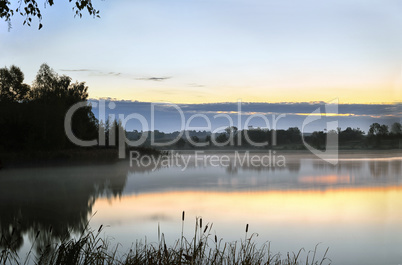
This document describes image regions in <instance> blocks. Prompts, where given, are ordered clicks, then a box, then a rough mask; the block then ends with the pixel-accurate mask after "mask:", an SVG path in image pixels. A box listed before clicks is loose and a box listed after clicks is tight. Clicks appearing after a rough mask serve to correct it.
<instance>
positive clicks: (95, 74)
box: [60, 69, 122, 76]
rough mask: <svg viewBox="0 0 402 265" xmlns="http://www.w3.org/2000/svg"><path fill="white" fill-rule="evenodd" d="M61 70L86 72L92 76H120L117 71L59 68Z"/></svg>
mask: <svg viewBox="0 0 402 265" xmlns="http://www.w3.org/2000/svg"><path fill="white" fill-rule="evenodd" d="M60 71H62V72H88V73H89V75H92V76H121V74H122V73H119V72H102V71H98V70H94V69H60Z"/></svg>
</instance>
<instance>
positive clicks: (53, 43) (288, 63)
mask: <svg viewBox="0 0 402 265" xmlns="http://www.w3.org/2000/svg"><path fill="white" fill-rule="evenodd" d="M39 2H40V3H41V2H42V1H39ZM92 2H93V5H94V6H95V7H96V8H97V9H99V10H100V15H101V18H100V19H94V18H92V17H90V16H89V15H87V14H85V15H84V16H83V18H82V19H79V18H74V13H73V11H72V10H71V8H72V3H68V1H57V2H56V3H55V5H54V6H52V7H49V6H47V7H46V9H43V13H42V14H43V21H42V24H43V28H42V29H41V30H39V31H38V30H37V25H38V22H37V21H36V20H34V22H33V23H32V26H31V27H27V26H22V18H20V17H18V16H14V17H13V18H12V29H11V30H8V25H7V23H5V22H1V23H0V67H4V66H8V67H9V66H11V65H13V64H14V65H17V66H19V67H20V68H21V70H22V71H23V72H24V73H25V82H26V83H28V84H30V83H32V81H33V80H34V77H35V75H36V72H37V71H38V69H39V66H40V65H41V64H42V63H47V64H49V65H50V66H51V67H52V68H54V70H55V71H56V72H58V73H59V74H60V75H68V76H71V77H72V79H73V80H78V81H85V82H86V84H87V85H88V86H89V96H90V98H92V99H98V98H105V97H108V98H114V99H116V100H129V101H140V102H173V103H180V104H204V103H219V102H221V103H222V102H237V100H239V99H241V100H242V101H243V102H266V103H280V102H282V103H297V102H317V101H320V102H328V101H331V100H333V99H338V100H339V102H340V103H341V104H384V103H387V104H393V103H397V102H401V101H402V92H401V91H402V76H401V72H402V60H401V59H402V2H401V1H399V0H387V1H384V0H382V1H379V0H378V1H374V0H364V1H363V0H356V1H349V0H336V1H335V0H330V1H318V0H314V1H313V0H303V1H294V0H293V1H291V0H230V1H229V0H187V1H184V0H134V1H132V0H131V1H129V0H113V1H112V0H105V1H96V0H93V1H92ZM40 5H41V4H40Z"/></svg>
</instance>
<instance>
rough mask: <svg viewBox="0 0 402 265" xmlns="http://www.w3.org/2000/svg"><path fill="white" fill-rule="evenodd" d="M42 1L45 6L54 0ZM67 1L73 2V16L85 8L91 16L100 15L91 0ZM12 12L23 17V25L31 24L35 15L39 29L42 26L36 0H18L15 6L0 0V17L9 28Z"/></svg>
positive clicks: (7, 1)
mask: <svg viewBox="0 0 402 265" xmlns="http://www.w3.org/2000/svg"><path fill="white" fill-rule="evenodd" d="M44 2H45V3H44V7H46V5H49V6H52V5H54V0H45V1H44ZM68 2H70V3H71V2H73V3H74V4H73V11H74V12H75V15H74V16H79V17H80V18H81V17H82V12H83V11H84V10H85V9H86V10H87V12H88V13H89V15H91V16H93V17H100V16H99V10H97V9H95V8H94V7H93V5H92V1H91V0H74V1H73V0H68ZM40 4H42V3H40ZM14 14H19V15H20V16H22V17H24V18H25V19H24V23H23V25H25V24H27V25H28V26H31V23H32V18H35V17H36V18H38V20H39V29H41V28H42V26H43V25H42V23H41V22H42V13H41V8H40V7H39V5H38V1H37V0H24V1H22V0H18V3H17V4H16V5H15V6H12V4H11V2H10V1H9V0H0V18H1V19H4V21H6V22H7V23H8V26H9V28H11V17H13V16H14Z"/></svg>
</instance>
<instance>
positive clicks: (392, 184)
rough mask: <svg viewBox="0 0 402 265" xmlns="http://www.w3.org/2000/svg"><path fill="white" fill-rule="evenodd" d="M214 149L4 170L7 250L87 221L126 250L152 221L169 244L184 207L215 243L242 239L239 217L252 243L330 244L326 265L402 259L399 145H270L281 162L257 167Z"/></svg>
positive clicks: (0, 178)
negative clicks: (180, 162) (353, 148)
mask: <svg viewBox="0 0 402 265" xmlns="http://www.w3.org/2000/svg"><path fill="white" fill-rule="evenodd" d="M244 154H245V153H243V155H244ZM267 154H268V153H267V152H259V153H256V152H254V153H250V156H260V157H263V156H267ZM204 155H213V154H212V153H208V152H205V153H204ZM215 155H217V156H218V157H223V156H227V157H229V162H228V164H227V165H226V166H213V165H211V164H209V163H197V161H196V159H195V156H194V153H189V152H187V153H181V154H180V156H182V157H183V158H185V159H187V160H188V161H189V163H188V166H187V168H186V169H185V170H182V168H181V167H178V166H174V165H171V166H169V167H163V166H156V167H155V165H154V164H152V163H151V164H149V165H148V166H145V167H144V166H138V165H133V166H132V167H130V164H129V161H127V160H126V161H120V162H118V163H115V164H106V165H105V164H103V165H81V166H68V167H67V166H65V167H60V166H54V167H43V168H41V167H38V168H22V169H7V170H3V171H2V172H1V175H0V202H2V203H1V204H0V229H1V232H2V234H3V235H7V236H10V237H14V238H15V239H16V240H15V242H16V244H15V248H16V249H18V250H19V251H20V253H24V252H26V251H27V250H28V249H29V247H30V245H31V242H32V240H33V238H34V237H35V235H36V233H37V231H38V230H40V231H41V234H40V237H39V240H38V242H37V245H36V247H35V248H36V249H37V250H38V249H40V248H43V247H44V246H46V245H47V244H49V243H50V242H57V241H58V240H60V239H62V238H64V237H74V236H76V235H77V234H79V233H80V231H82V229H83V228H84V227H85V225H86V224H87V222H88V221H89V220H91V221H90V225H91V227H92V228H93V229H97V228H98V227H99V226H100V225H104V226H106V229H105V231H104V236H105V237H110V238H111V239H112V243H115V244H117V243H121V244H122V247H121V250H122V251H126V250H128V249H129V248H130V247H131V244H132V243H135V242H136V241H137V240H143V241H144V240H145V237H146V238H147V242H156V241H157V227H158V224H160V227H161V231H162V232H163V233H164V234H165V237H166V240H167V242H169V243H173V242H174V241H175V240H177V239H179V237H180V232H181V212H182V211H186V222H185V235H187V236H189V237H191V236H192V234H193V232H194V224H195V218H196V217H200V216H202V218H203V220H204V222H205V223H207V222H209V223H213V227H214V228H213V230H212V231H213V233H216V235H217V236H218V238H223V240H224V241H234V240H240V239H241V238H244V227H245V224H247V223H248V224H249V225H250V231H251V232H252V233H254V232H255V233H258V237H255V240H256V241H257V242H258V243H259V244H262V243H264V242H265V241H271V248H272V251H274V252H276V251H280V252H281V253H286V252H288V251H294V252H297V251H298V250H299V249H300V248H302V247H303V248H305V249H306V250H312V249H314V247H315V245H316V244H317V243H320V242H321V244H320V251H321V252H322V253H321V254H323V252H324V251H325V249H326V248H327V247H329V248H330V250H329V254H328V257H329V258H331V259H332V261H333V263H332V264H398V262H400V261H401V260H402V254H400V251H399V246H401V245H402V212H401V211H400V209H401V208H402V176H401V175H402V174H401V172H402V159H401V158H400V157H401V154H400V153H399V152H396V151H392V152H390V151H387V152H381V151H376V152H369V153H365V154H361V153H359V154H354V153H352V152H344V153H342V154H341V155H340V160H339V163H338V164H337V165H335V166H333V165H330V164H328V163H327V162H325V161H322V160H319V159H318V158H316V157H314V156H313V155H311V154H307V153H306V152H290V151H288V152H285V151H277V152H276V153H275V155H276V157H279V156H280V155H282V156H283V157H284V158H285V162H286V163H285V165H284V166H275V165H271V166H259V167H256V166H253V165H251V164H247V163H243V164H241V163H238V162H236V159H238V158H236V155H235V154H234V153H230V152H226V153H225V152H219V153H215ZM271 158H272V154H271ZM198 162H200V161H198ZM6 199H7V200H6ZM6 202H7V203H6ZM95 213H96V214H95ZM94 214H95V215H94ZM50 227H52V229H50ZM13 229H14V231H15V232H14V233H13V234H11V231H12V230H13ZM50 230H52V231H50ZM351 246H353V248H352V247H351ZM356 246H358V247H356ZM22 256H24V255H23V254H22Z"/></svg>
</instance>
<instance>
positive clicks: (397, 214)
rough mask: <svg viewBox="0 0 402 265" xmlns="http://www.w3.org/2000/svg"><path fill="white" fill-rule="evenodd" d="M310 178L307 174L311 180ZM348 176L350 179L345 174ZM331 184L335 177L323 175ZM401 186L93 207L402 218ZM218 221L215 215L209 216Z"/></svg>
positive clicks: (125, 215)
mask: <svg viewBox="0 0 402 265" xmlns="http://www.w3.org/2000/svg"><path fill="white" fill-rule="evenodd" d="M307 180H309V179H307ZM345 180H346V179H345ZM322 181H324V182H326V183H328V182H331V181H333V180H332V179H331V177H329V178H328V179H323V180H322ZM401 208H402V187H399V186H395V187H376V188H351V189H329V190H325V191H320V190H309V191H257V192H247V191H245V192H216V191H211V192H204V191H182V192H181V191H172V192H161V193H145V194H139V195H131V196H123V197H122V198H120V199H112V200H110V199H106V198H101V199H98V200H97V201H96V203H95V205H94V210H95V211H97V212H98V213H97V215H100V216H101V218H102V219H105V220H110V221H111V222H116V220H123V219H124V220H131V221H135V220H143V219H148V218H149V217H150V216H164V217H165V218H166V219H172V220H175V219H176V216H177V215H178V213H181V211H183V210H185V211H186V212H188V213H189V216H210V217H211V218H215V219H216V220H219V222H223V223H225V222H231V221H233V220H243V219H247V220H250V221H251V220H258V222H274V223H280V222H305V221H308V220H309V221H313V222H318V221H319V222H324V223H337V222H338V221H342V222H356V221H361V222H364V223H366V224H367V223H383V222H385V221H387V220H393V221H398V222H402V212H401V211H400V209H401ZM210 221H214V220H210Z"/></svg>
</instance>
